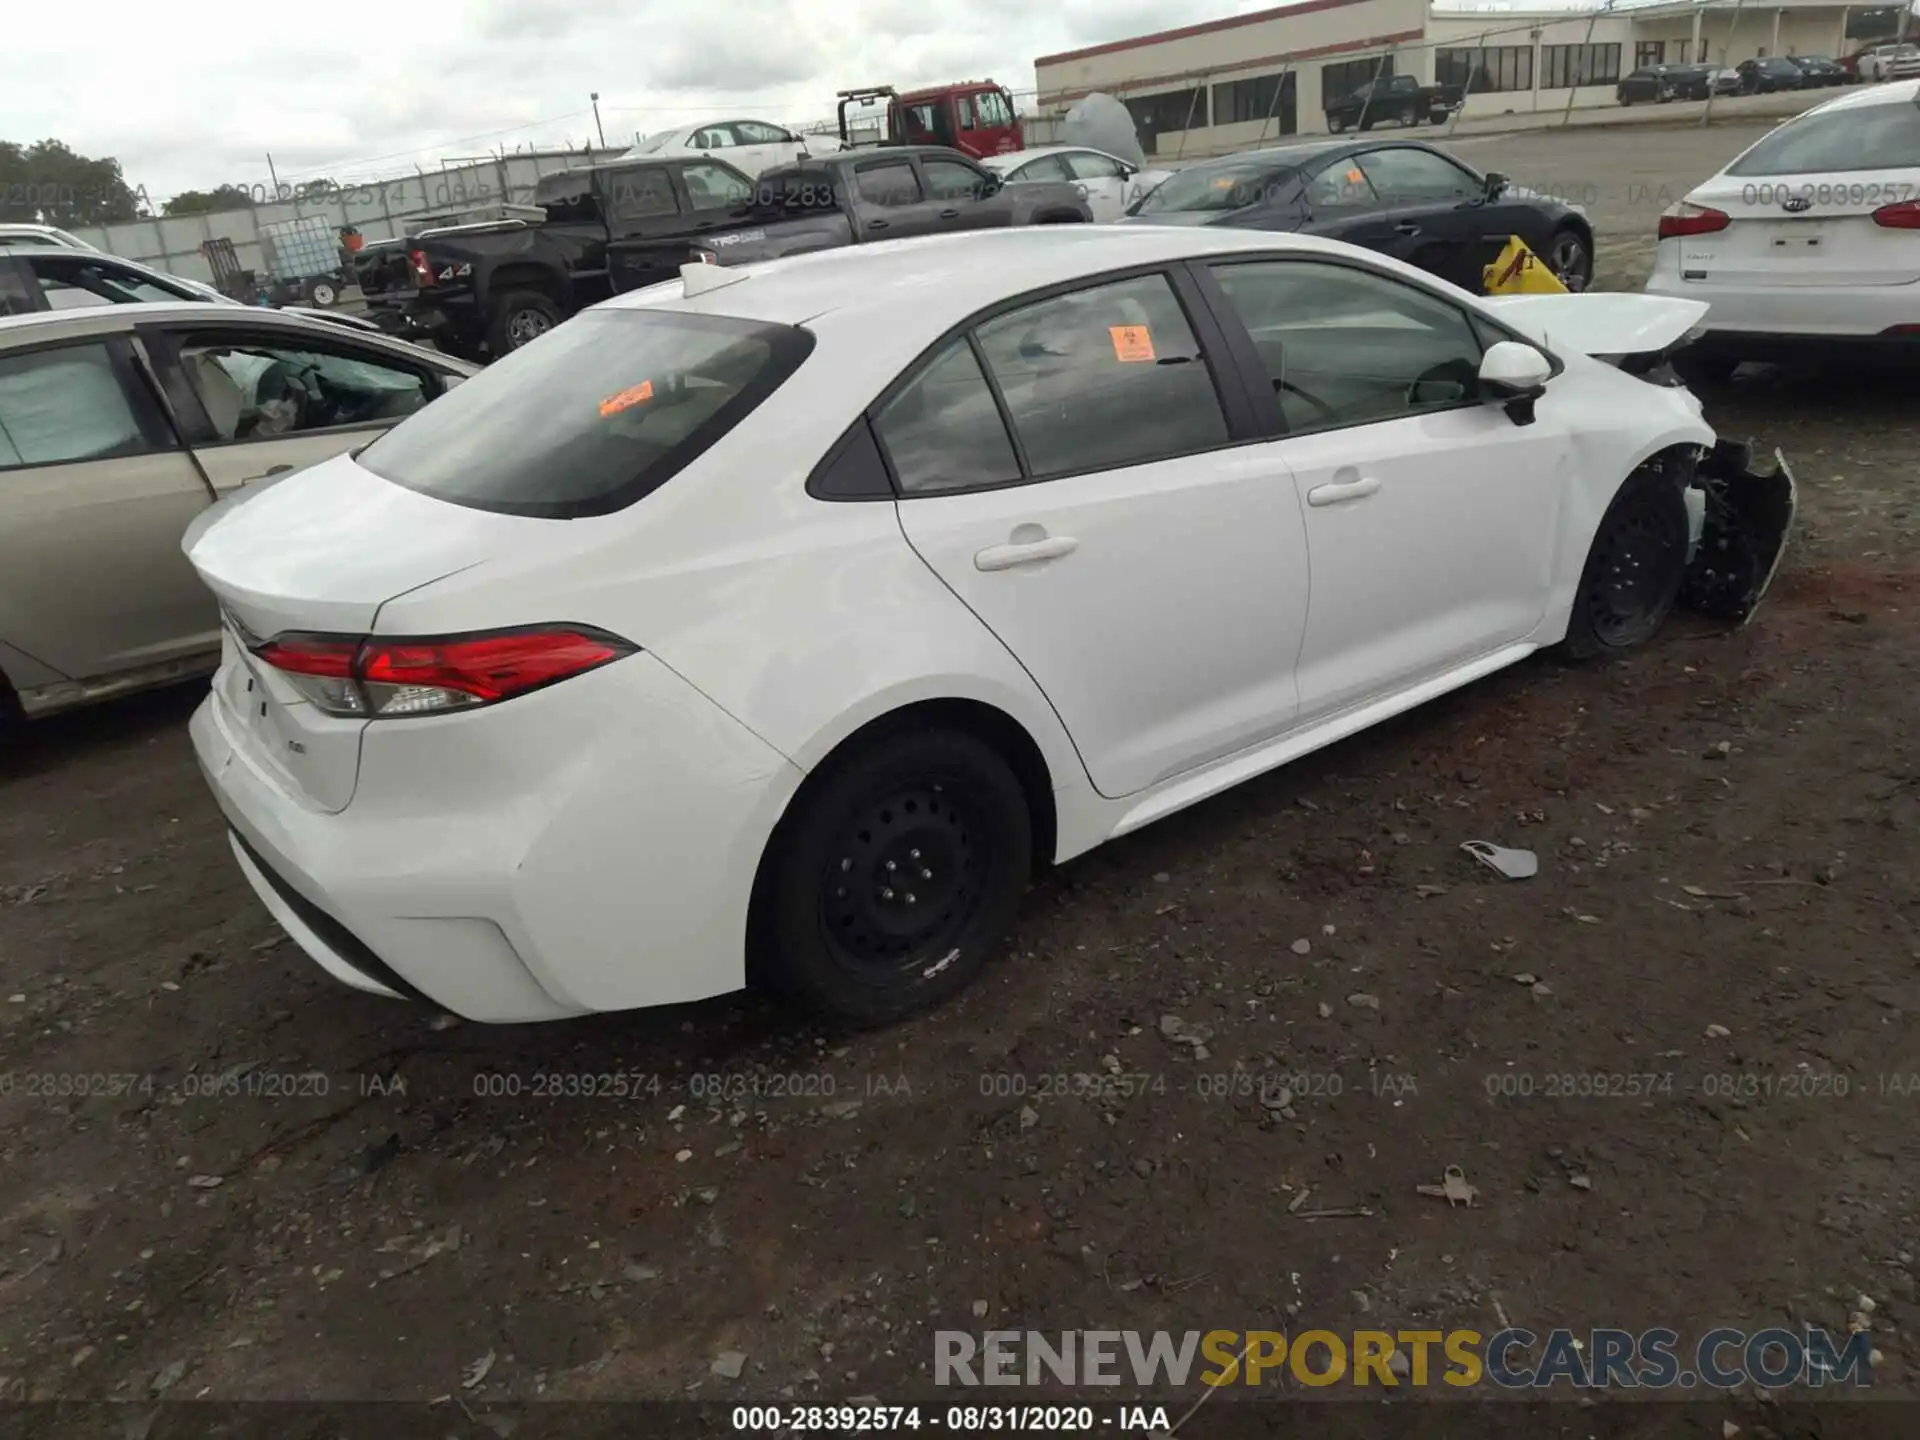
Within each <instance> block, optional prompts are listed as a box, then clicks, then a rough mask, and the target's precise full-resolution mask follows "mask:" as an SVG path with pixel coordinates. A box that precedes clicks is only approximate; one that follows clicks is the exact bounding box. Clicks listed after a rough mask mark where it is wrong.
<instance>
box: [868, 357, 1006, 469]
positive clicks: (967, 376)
mask: <svg viewBox="0 0 1920 1440" xmlns="http://www.w3.org/2000/svg"><path fill="white" fill-rule="evenodd" d="M874 431H875V433H877V434H878V436H879V437H880V443H881V444H882V445H884V446H885V447H886V451H887V458H888V459H889V460H891V461H892V462H893V473H894V475H895V477H896V478H897V479H898V480H899V483H900V493H901V494H903V495H936V494H939V493H940V492H941V491H943V490H971V489H977V488H979V487H981V486H987V485H1007V484H1011V483H1012V482H1014V481H1016V480H1018V479H1020V462H1019V461H1018V460H1017V459H1015V458H1014V453H1013V442H1012V441H1010V440H1009V439H1008V438H1007V427H1006V425H1005V424H1004V423H1002V421H1001V419H1000V411H999V409H998V407H996V406H995V405H994V403H993V392H992V391H991V390H990V389H988V388H987V381H986V377H985V376H984V375H982V374H981V373H980V365H979V362H978V361H977V360H975V359H974V355H973V347H972V346H971V345H969V344H968V343H967V342H966V340H965V339H959V340H955V341H952V342H951V343H949V344H948V346H947V347H946V349H944V350H942V351H941V352H940V354H938V355H937V356H935V357H934V359H933V361H932V363H931V364H929V365H928V366H927V367H926V368H925V369H924V370H922V371H921V372H920V373H919V374H918V375H916V376H915V377H914V378H913V379H912V380H910V381H909V382H908V383H907V386H906V388H905V389H903V390H902V391H901V392H900V393H899V394H898V395H896V396H894V398H893V399H892V400H890V401H888V402H887V405H886V407H885V408H884V409H883V410H881V412H880V414H879V416H878V417H877V418H876V419H875V421H874Z"/></svg>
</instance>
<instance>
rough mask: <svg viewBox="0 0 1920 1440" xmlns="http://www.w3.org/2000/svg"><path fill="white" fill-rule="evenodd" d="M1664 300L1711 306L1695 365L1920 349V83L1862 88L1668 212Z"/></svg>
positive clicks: (1662, 247) (1704, 368)
mask: <svg viewBox="0 0 1920 1440" xmlns="http://www.w3.org/2000/svg"><path fill="white" fill-rule="evenodd" d="M1646 290H1647V293H1648V294H1650V295H1665V296H1671V297H1674V298H1677V299H1687V300H1703V301H1705V302H1707V305H1708V307H1709V308H1708V310H1707V318H1706V326H1705V332H1704V333H1703V334H1702V335H1701V336H1700V338H1699V339H1698V340H1697V342H1696V343H1695V344H1693V345H1692V346H1690V347H1689V349H1688V350H1687V352H1686V355H1685V356H1684V357H1683V367H1684V368H1685V369H1686V370H1687V371H1688V373H1690V374H1693V375H1697V376H1698V377H1700V378H1702V379H1709V380H1711V379H1724V378H1725V377H1726V376H1728V375H1730V374H1732V373H1733V371H1734V369H1735V368H1737V367H1738V365H1739V364H1740V362H1741V361H1743V360H1792V359H1796V358H1800V357H1819V356H1822V355H1830V354H1832V353H1834V352H1835V351H1837V350H1845V349H1855V350H1858V349H1878V350H1882V351H1888V352H1895V353H1905V354H1909V355H1920V81H1915V80H1902V81H1896V82H1895V83H1893V84H1891V85H1885V86H1875V87H1874V88H1872V89H1859V90H1849V91H1847V92H1846V93H1844V94H1841V95H1838V96H1836V97H1835V98H1833V99H1831V100H1828V101H1826V102H1825V103H1824V104H1821V105H1816V106H1814V108H1813V109H1811V110H1808V111H1806V112H1805V113H1803V114H1801V115H1797V116H1795V117H1794V118H1793V119H1791V120H1788V121H1786V122H1785V123H1784V124H1782V125H1779V126H1777V127H1776V128H1774V129H1773V130H1771V131H1769V132H1768V133H1767V134H1766V136H1764V137H1763V138H1762V139H1761V140H1759V141H1758V142H1757V143H1755V144H1754V145H1752V146H1750V147H1748V148H1747V149H1746V150H1744V151H1743V152H1741V154H1739V155H1738V156H1736V157H1735V158H1734V160H1733V161H1732V163H1730V164H1729V165H1728V166H1727V167H1726V169H1724V170H1722V171H1721V172H1720V173H1719V174H1718V175H1715V176H1714V177H1713V178H1712V179H1710V180H1708V181H1706V182H1705V183H1703V184H1701V185H1699V186H1696V187H1695V188H1694V189H1693V190H1691V191H1689V192H1688V193H1687V195H1686V197H1685V198H1684V199H1683V200H1681V201H1680V202H1679V203H1677V204H1675V205H1672V206H1669V207H1668V209H1667V211H1666V213H1665V214H1664V215H1662V216H1661V217H1660V238H1659V244H1658V247H1657V248H1656V249H1655V251H1654V260H1653V273H1652V274H1651V275H1650V276H1649V277H1648V279H1647V284H1646Z"/></svg>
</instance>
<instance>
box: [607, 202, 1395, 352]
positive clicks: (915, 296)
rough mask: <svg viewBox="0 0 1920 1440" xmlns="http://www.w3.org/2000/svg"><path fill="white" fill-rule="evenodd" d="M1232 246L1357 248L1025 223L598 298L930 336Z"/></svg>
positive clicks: (1202, 232) (1141, 228) (1310, 239)
mask: <svg viewBox="0 0 1920 1440" xmlns="http://www.w3.org/2000/svg"><path fill="white" fill-rule="evenodd" d="M1237 250H1255V251H1257V250H1264V251H1275V250H1297V251H1301V252H1303V253H1314V254H1332V255H1344V256H1351V255H1352V254H1353V253H1354V251H1353V247H1352V246H1350V245H1345V244H1342V243H1340V242H1338V241H1331V240H1322V239H1320V238H1318V237H1315V236H1307V235H1294V234H1285V233H1275V232H1270V231H1243V230H1224V229H1216V228H1214V227H1212V226H1207V227H1194V226H1190V225H1124V226H1119V225H1034V226H1026V225H1020V226H1008V227H1005V228H996V229H991V230H966V231H958V232H954V233H951V234H946V235H928V236H921V237H917V238H914V239H910V240H884V241H880V242H878V243H874V244H868V245H852V246H842V247H839V248H836V249H831V250H816V251H811V252H808V253H806V254H800V255H790V256H785V257H783V258H780V259H776V260H766V261H761V262H759V263H757V264H752V265H748V266H744V267H742V270H741V278H740V279H738V280H736V281H733V282H732V283H728V284H723V285H718V286H714V287H711V288H709V289H706V290H703V291H701V292H699V293H697V294H695V295H693V296H688V295H686V294H685V293H684V291H683V289H682V287H681V282H680V281H678V280H671V281H668V282H666V283H665V284H662V285H654V286H650V287H648V288H647V289H644V290H630V291H627V292H626V293H624V294H620V295H616V296H614V297H613V298H612V299H611V300H606V301H602V302H601V303H600V304H599V305H598V306H596V307H594V308H595V309H599V310H611V311H616V312H617V311H621V310H659V309H665V310H674V311H686V312H692V313H697V314H708V315H728V316H734V317H736V318H739V319H745V320H760V321H765V322H768V323H772V324H780V325H807V326H809V327H810V328H813V329H815V330H817V331H818V330H824V329H831V330H852V331H857V332H859V333H862V334H879V333H886V334H887V335H888V336H889V337H892V336H895V335H898V334H903V333H926V334H927V335H928V338H929V339H930V338H931V337H932V336H934V335H938V334H941V333H943V332H944V331H946V330H947V329H948V328H950V327H951V326H953V325H956V324H958V323H959V322H960V321H961V320H964V319H965V318H966V317H967V316H968V315H971V314H973V313H974V312H975V311H977V310H980V309H983V308H985V307H987V306H990V305H993V304H995V303H996V302H998V301H1001V300H1006V299H1011V298H1012V297H1014V296H1016V295H1020V294H1024V293H1026V292H1028V291H1031V290H1036V289H1041V288H1044V287H1046V286H1049V285H1056V284H1064V283H1068V282H1071V281H1075V280H1080V279H1083V278H1089V277H1091V276H1094V275H1098V274H1100V273H1102V272H1105V271H1108V270H1117V269H1122V268H1125V267H1127V266H1132V265H1155V264H1166V263H1168V262H1171V261H1176V260H1184V259H1190V258H1193V257H1195V256H1205V255H1217V254H1223V253H1231V252H1233V251H1237ZM1374 258H1375V259H1376V260H1382V257H1378V256H1376V257H1374ZM1383 263H1385V264H1387V265H1388V266H1389V267H1390V268H1405V267H1396V266H1395V264H1394V262H1392V261H1383ZM1408 273H1413V272H1411V271H1409V272H1408ZM921 343H923V344H924V343H926V342H925V341H922V342H921Z"/></svg>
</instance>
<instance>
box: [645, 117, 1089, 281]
mask: <svg viewBox="0 0 1920 1440" xmlns="http://www.w3.org/2000/svg"><path fill="white" fill-rule="evenodd" d="M1092 219H1093V212H1092V211H1091V210H1090V209H1089V208H1088V207H1087V202H1086V199H1085V197H1084V196H1082V195H1081V193H1080V187H1079V186H1077V185H1075V184H1073V183H1072V182H1070V181H1064V180H1063V181H1058V182H1042V183H1037V184H1024V183H1023V184H1019V185H1009V184H1007V183H1006V181H1005V180H1004V179H1003V178H1002V177H1001V176H999V175H996V174H995V173H994V172H993V171H991V170H988V169H986V168H984V167H983V166H980V165H978V164H976V163H974V161H973V160H971V159H969V158H968V157H967V156H965V155H963V154H961V153H960V152H959V151H958V150H951V149H948V148H947V147H945V146H943V145H887V146H885V147H874V148H867V149H858V150H849V151H844V152H841V153H837V154H831V155H822V156H818V157H816V158H813V159H809V160H803V161H800V162H799V163H798V164H794V165H783V166H780V167H778V168H776V169H772V170H768V171H767V172H765V173H764V174H763V175H761V177H760V179H759V181H758V183H757V184H756V185H755V186H754V189H753V195H752V197H751V199H750V200H749V201H748V202H747V204H746V205H744V206H742V207H741V209H740V210H739V212H738V213H737V214H736V215H735V217H734V218H733V220H732V222H731V224H730V225H729V226H728V227H727V228H724V229H716V230H713V231H711V232H709V233H707V234H705V235H698V236H693V237H691V240H689V237H685V236H680V237H659V238H654V237H634V238H632V239H627V240H616V241H614V242H613V243H612V244H610V245H609V246H608V247H607V257H608V259H607V264H608V268H609V270H611V272H612V276H613V288H614V289H616V290H633V289H637V288H639V287H640V286H643V285H651V284H653V283H655V282H656V281H659V280H663V279H670V278H672V276H674V275H675V274H677V273H678V272H679V267H680V266H681V265H683V264H685V263H686V262H687V261H689V260H695V259H706V260H711V261H713V262H714V263H716V264H720V265H744V264H747V263H749V262H752V261H755V260H771V259H774V258H776V257H778V256H782V255H797V254H800V253H802V252H803V251H808V250H832V249H837V248H839V247H840V246H844V245H860V244H865V243H867V242H869V241H876V240H902V239H907V238H910V237H912V236H916V235H937V234H943V233H945V232H947V231H950V230H984V229H990V228H993V227H997V226H1003V225H1065V224H1086V223H1090V222H1091V221H1092Z"/></svg>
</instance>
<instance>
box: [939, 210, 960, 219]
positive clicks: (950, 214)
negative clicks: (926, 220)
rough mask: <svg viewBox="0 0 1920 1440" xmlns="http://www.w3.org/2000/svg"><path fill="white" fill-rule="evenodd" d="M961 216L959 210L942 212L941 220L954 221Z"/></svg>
mask: <svg viewBox="0 0 1920 1440" xmlns="http://www.w3.org/2000/svg"><path fill="white" fill-rule="evenodd" d="M959 214H960V212H959V211H958V210H942V211H941V212H940V218H941V219H942V220H952V219H955V218H957V217H958V216H959Z"/></svg>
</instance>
